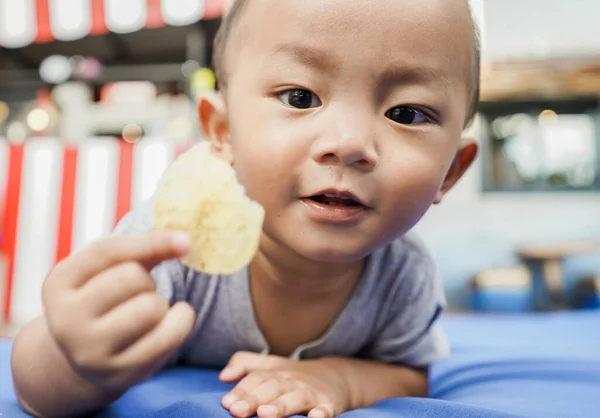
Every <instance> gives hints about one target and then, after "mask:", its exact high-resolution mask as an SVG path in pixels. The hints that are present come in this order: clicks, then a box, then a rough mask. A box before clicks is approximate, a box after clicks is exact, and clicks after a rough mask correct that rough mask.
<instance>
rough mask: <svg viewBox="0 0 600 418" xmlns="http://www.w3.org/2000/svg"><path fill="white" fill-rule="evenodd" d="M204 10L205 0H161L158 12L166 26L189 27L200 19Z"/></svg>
mask: <svg viewBox="0 0 600 418" xmlns="http://www.w3.org/2000/svg"><path fill="white" fill-rule="evenodd" d="M205 9H206V4H205V0H162V1H161V2H160V10H161V13H162V16H163V19H164V21H165V23H166V24H168V25H172V26H185V25H191V24H192V23H195V22H197V21H199V20H200V19H202V17H203V16H204V10H205Z"/></svg>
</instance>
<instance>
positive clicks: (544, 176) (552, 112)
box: [481, 100, 600, 191]
mask: <svg viewBox="0 0 600 418" xmlns="http://www.w3.org/2000/svg"><path fill="white" fill-rule="evenodd" d="M482 116H483V117H482V120H483V122H484V131H485V135H483V138H484V143H483V144H482V145H483V146H482V158H481V161H482V164H483V177H482V178H483V190H484V191H564V190H598V189H600V112H599V107H598V102H597V101H585V100H580V101H571V102H547V103H544V102H537V103H533V102H530V103H501V104H500V103H497V104H489V103H488V104H485V105H482Z"/></svg>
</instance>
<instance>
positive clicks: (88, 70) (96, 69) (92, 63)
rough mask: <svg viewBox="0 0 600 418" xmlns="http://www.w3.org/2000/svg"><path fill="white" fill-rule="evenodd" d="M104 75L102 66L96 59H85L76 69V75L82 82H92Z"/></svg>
mask: <svg viewBox="0 0 600 418" xmlns="http://www.w3.org/2000/svg"><path fill="white" fill-rule="evenodd" d="M101 74H102V64H101V63H100V61H98V60H97V59H96V58H83V59H82V60H80V61H79V63H78V64H77V67H75V75H76V76H77V77H78V78H80V79H82V80H92V79H94V78H98V77H100V75H101Z"/></svg>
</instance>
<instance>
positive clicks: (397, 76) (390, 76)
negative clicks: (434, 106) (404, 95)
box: [377, 63, 451, 89]
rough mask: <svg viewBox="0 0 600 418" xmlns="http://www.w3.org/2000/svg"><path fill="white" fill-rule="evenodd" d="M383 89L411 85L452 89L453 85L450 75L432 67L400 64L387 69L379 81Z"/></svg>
mask: <svg viewBox="0 0 600 418" xmlns="http://www.w3.org/2000/svg"><path fill="white" fill-rule="evenodd" d="M377 84H378V85H379V86H380V88H381V89H390V88H392V87H394V86H405V85H410V84H420V85H428V84H429V85H431V84H434V85H438V86H439V87H443V88H444V89H450V86H451V83H450V78H449V77H448V74H446V73H445V72H443V71H440V70H437V69H435V68H431V67H425V66H414V65H410V64H405V63H402V64H398V65H394V66H390V67H388V68H386V69H385V70H384V71H383V72H382V73H381V75H380V76H379V77H378V79H377Z"/></svg>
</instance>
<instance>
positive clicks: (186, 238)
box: [171, 232, 193, 252]
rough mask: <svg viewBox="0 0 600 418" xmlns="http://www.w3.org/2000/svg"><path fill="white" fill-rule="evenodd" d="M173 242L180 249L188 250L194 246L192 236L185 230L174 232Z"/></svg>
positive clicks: (182, 250)
mask: <svg viewBox="0 0 600 418" xmlns="http://www.w3.org/2000/svg"><path fill="white" fill-rule="evenodd" d="M171 239H172V241H171V242H172V243H173V245H174V246H175V248H177V250H178V251H181V252H187V251H188V250H189V249H190V248H191V247H192V244H193V242H192V237H190V235H189V234H186V233H185V232H174V233H173V236H172V238H171Z"/></svg>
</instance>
